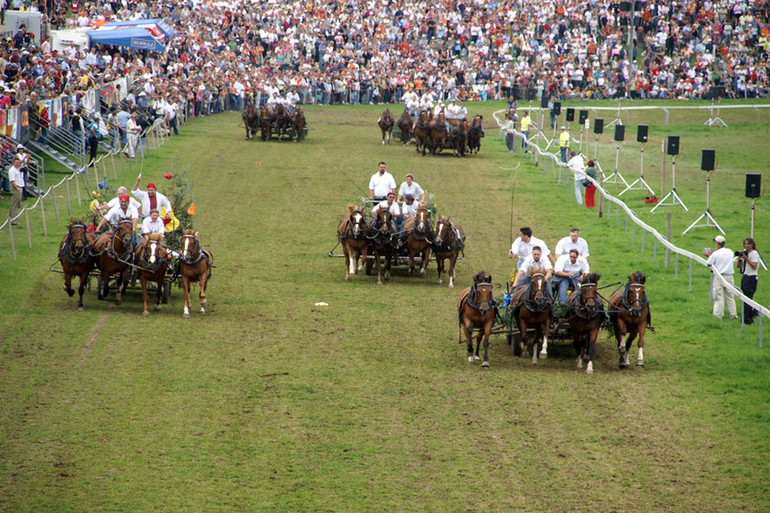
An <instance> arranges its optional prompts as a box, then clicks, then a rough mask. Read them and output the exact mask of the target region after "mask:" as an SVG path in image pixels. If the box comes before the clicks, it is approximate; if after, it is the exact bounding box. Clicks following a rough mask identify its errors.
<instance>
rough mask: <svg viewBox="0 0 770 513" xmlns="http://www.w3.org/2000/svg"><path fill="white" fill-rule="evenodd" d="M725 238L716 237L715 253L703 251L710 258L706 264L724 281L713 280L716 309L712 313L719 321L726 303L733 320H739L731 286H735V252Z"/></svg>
mask: <svg viewBox="0 0 770 513" xmlns="http://www.w3.org/2000/svg"><path fill="white" fill-rule="evenodd" d="M725 242H726V241H725V238H724V237H723V236H721V235H717V236H716V237H714V247H715V249H716V250H715V251H712V250H711V249H710V248H706V249H704V250H703V256H705V257H707V258H708V261H707V262H706V264H707V265H708V266H709V269H711V272H712V273H714V274H719V275H720V276H721V277H722V280H720V279H719V278H716V277H713V276H712V278H711V293H712V296H713V298H714V309H713V311H712V313H713V314H714V317H716V318H717V319H721V318H722V317H723V316H724V313H725V301H726V302H727V311H728V312H729V314H730V318H731V319H737V318H738V315H737V313H736V310H735V298H734V297H733V292H732V290H731V288H730V287H728V286H727V285H730V286H734V281H733V273H734V270H733V252H732V250H731V249H728V248H726V247H725ZM723 280H724V283H723Z"/></svg>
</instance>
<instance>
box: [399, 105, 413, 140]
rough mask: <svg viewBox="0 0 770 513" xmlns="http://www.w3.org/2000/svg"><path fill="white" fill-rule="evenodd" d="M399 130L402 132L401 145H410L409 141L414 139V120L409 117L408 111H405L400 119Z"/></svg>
mask: <svg viewBox="0 0 770 513" xmlns="http://www.w3.org/2000/svg"><path fill="white" fill-rule="evenodd" d="M398 128H399V130H401V144H402V145H407V144H409V139H411V138H412V118H411V117H409V111H408V110H404V113H403V114H401V117H400V118H399V119H398Z"/></svg>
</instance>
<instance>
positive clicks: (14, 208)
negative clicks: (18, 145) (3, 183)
mask: <svg viewBox="0 0 770 513" xmlns="http://www.w3.org/2000/svg"><path fill="white" fill-rule="evenodd" d="M8 180H9V181H10V182H11V213H10V218H11V219H13V218H15V217H16V216H17V215H19V211H20V210H21V194H22V191H23V190H24V186H25V185H26V184H25V183H24V174H23V173H22V172H21V159H20V158H19V157H14V159H13V165H12V166H11V167H10V168H8ZM11 224H12V225H14V226H16V225H18V224H19V221H18V220H14V221H11Z"/></svg>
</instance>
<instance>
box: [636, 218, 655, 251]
mask: <svg viewBox="0 0 770 513" xmlns="http://www.w3.org/2000/svg"><path fill="white" fill-rule="evenodd" d="M634 232H636V224H634ZM645 242H647V230H642V253H644V244H645ZM652 258H653V260H655V257H654V256H653V257H652Z"/></svg>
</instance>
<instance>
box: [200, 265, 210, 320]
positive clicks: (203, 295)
mask: <svg viewBox="0 0 770 513" xmlns="http://www.w3.org/2000/svg"><path fill="white" fill-rule="evenodd" d="M208 282H209V277H208V272H205V273H203V275H202V276H201V280H200V283H199V285H200V286H201V293H200V298H201V309H200V312H201V313H202V314H205V313H206V305H208V304H209V302H208V301H207V300H206V285H207V284H208Z"/></svg>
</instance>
